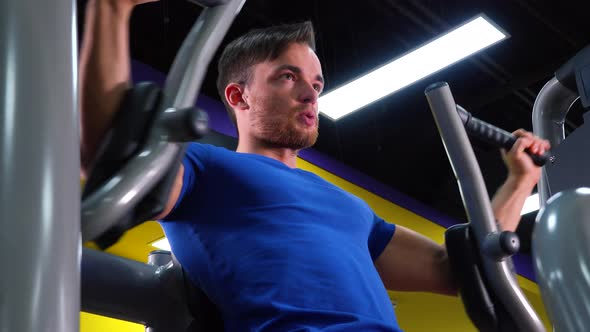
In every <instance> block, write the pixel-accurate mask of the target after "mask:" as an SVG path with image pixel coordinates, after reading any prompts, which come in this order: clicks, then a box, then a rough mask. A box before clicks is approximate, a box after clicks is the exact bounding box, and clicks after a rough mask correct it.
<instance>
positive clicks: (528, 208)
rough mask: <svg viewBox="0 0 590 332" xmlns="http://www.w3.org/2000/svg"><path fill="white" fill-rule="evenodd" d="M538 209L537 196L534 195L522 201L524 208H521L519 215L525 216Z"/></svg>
mask: <svg viewBox="0 0 590 332" xmlns="http://www.w3.org/2000/svg"><path fill="white" fill-rule="evenodd" d="M538 209H539V194H534V195H531V196H529V197H527V199H526V200H525V201H524V206H523V207H522V211H521V212H520V215H521V216H522V215H523V214H527V213H529V212H533V211H536V210H538Z"/></svg>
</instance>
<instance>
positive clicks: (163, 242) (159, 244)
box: [152, 238, 172, 251]
mask: <svg viewBox="0 0 590 332" xmlns="http://www.w3.org/2000/svg"><path fill="white" fill-rule="evenodd" d="M152 246H154V247H156V248H158V249H162V250H168V251H172V250H171V249H170V243H169V242H168V239H167V238H162V239H159V240H158V241H154V242H152Z"/></svg>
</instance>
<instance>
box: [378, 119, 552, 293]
mask: <svg viewBox="0 0 590 332" xmlns="http://www.w3.org/2000/svg"><path fill="white" fill-rule="evenodd" d="M514 134H515V135H516V136H518V137H519V138H518V140H517V142H516V143H515V144H514V146H513V147H512V149H511V150H510V151H509V152H507V153H506V152H502V156H503V158H504V161H505V163H506V165H507V167H508V170H509V176H508V179H507V180H506V182H505V183H504V184H503V185H502V186H501V187H500V189H499V190H498V192H497V193H496V195H495V197H494V199H493V201H492V209H493V210H494V215H495V217H496V219H497V220H498V222H499V225H500V229H501V230H511V231H514V230H515V229H516V226H518V222H519V220H520V211H521V209H522V206H523V204H524V201H525V199H526V198H527V197H528V195H530V193H531V191H532V189H533V187H534V186H535V184H536V183H537V181H538V180H539V178H540V174H541V169H540V168H539V167H537V166H535V165H534V164H533V162H532V160H531V159H530V157H529V156H528V155H527V154H526V153H525V150H526V149H529V150H531V151H532V152H533V153H537V154H543V153H544V152H545V151H546V150H548V149H549V143H548V142H547V141H544V140H541V139H539V138H535V137H534V136H533V135H532V134H531V133H529V132H526V131H524V130H517V131H516V132H514ZM375 267H376V268H377V271H378V272H379V275H380V276H381V280H382V281H383V283H384V285H385V287H386V288H387V289H390V290H399V291H423V292H432V293H440V294H447V295H456V294H457V290H456V289H455V286H454V283H453V279H452V276H451V269H450V265H449V260H448V256H447V251H446V248H445V247H444V246H441V245H439V244H437V243H435V242H434V241H432V240H430V239H428V238H427V237H425V236H422V235H420V234H418V233H416V232H413V231H411V230H409V229H407V228H404V227H401V226H397V228H396V231H395V233H394V235H393V237H392V238H391V240H390V241H389V243H388V244H387V246H386V247H385V249H384V250H383V252H382V253H381V255H380V256H379V258H377V260H376V261H375Z"/></svg>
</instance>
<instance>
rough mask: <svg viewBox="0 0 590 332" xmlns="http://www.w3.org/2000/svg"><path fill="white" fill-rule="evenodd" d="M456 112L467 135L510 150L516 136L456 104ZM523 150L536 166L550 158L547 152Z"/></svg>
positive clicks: (541, 164)
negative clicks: (539, 152) (541, 153)
mask: <svg viewBox="0 0 590 332" xmlns="http://www.w3.org/2000/svg"><path fill="white" fill-rule="evenodd" d="M457 113H458V114H459V117H460V118H461V122H463V125H464V126H465V130H466V131H467V133H468V134H469V135H472V136H475V137H477V138H479V139H481V140H483V141H486V142H488V143H491V144H493V145H496V146H498V147H502V148H504V149H506V150H510V149H511V148H512V146H513V145H514V143H516V140H517V137H516V136H514V135H512V134H511V133H509V132H507V131H505V130H504V129H500V128H498V127H496V126H494V125H491V124H489V123H487V122H485V121H482V120H480V119H478V118H475V117H473V116H472V115H471V113H469V112H467V111H466V110H465V109H464V108H463V107H461V106H459V105H457ZM525 152H526V153H527V154H528V155H529V156H530V157H531V159H532V160H533V163H535V165H537V166H544V165H545V164H546V163H547V161H548V160H549V158H550V154H549V152H545V153H544V154H543V155H538V154H534V153H532V152H531V151H529V150H528V149H527V150H525Z"/></svg>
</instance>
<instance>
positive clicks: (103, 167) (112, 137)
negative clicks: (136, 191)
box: [82, 82, 161, 199]
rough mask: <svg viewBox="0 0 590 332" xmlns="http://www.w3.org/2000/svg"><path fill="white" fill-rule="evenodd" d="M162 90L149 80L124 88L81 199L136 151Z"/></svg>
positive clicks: (141, 142)
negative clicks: (123, 93) (125, 89)
mask: <svg viewBox="0 0 590 332" xmlns="http://www.w3.org/2000/svg"><path fill="white" fill-rule="evenodd" d="M160 96H161V90H160V88H159V87H158V86H157V85H156V84H155V83H152V82H143V83H139V84H137V85H135V86H134V87H132V88H131V89H129V90H127V91H126V93H125V96H124V98H123V101H122V102H121V106H120V107H119V110H118V112H117V113H116V114H115V117H114V118H113V123H112V126H111V129H110V130H109V132H108V133H107V134H106V137H105V138H104V139H103V143H102V145H101V146H100V148H99V150H98V152H97V156H96V158H95V161H94V162H93V165H92V168H91V170H90V174H89V176H88V180H87V181H86V185H85V186H84V192H83V194H82V199H84V198H86V197H87V196H88V195H90V194H91V193H92V192H93V191H94V190H96V189H98V188H99V187H100V186H101V185H102V184H103V183H104V182H105V181H107V180H108V179H110V178H111V177H112V176H113V175H114V174H115V173H117V171H119V170H120V169H121V168H122V167H123V166H124V165H125V164H126V163H127V162H128V161H129V159H131V157H133V156H134V155H135V153H137V152H138V150H139V149H140V148H141V147H142V145H143V144H144V143H145V141H146V139H147V135H148V133H149V129H150V127H151V125H152V123H153V120H154V117H155V114H156V111H157V106H158V103H159V101H160Z"/></svg>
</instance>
